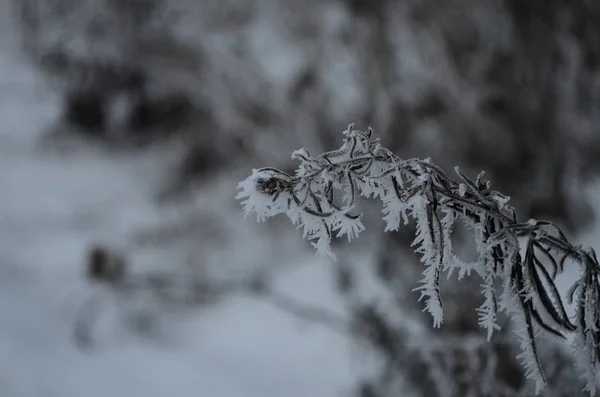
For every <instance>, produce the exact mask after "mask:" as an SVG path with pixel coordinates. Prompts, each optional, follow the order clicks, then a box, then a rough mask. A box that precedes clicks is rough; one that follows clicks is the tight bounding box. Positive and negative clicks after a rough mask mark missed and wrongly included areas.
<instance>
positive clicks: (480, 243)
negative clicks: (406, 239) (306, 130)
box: [237, 125, 600, 395]
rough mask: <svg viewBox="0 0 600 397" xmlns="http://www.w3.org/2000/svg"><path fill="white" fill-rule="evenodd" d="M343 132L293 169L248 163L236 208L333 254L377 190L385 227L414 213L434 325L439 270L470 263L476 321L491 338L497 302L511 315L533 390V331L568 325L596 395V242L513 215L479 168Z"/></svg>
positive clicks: (599, 340) (356, 229) (358, 225)
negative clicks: (568, 272)
mask: <svg viewBox="0 0 600 397" xmlns="http://www.w3.org/2000/svg"><path fill="white" fill-rule="evenodd" d="M344 136H345V138H344V143H343V145H342V147H341V148H340V149H338V150H334V151H331V152H327V153H323V154H321V155H319V156H316V157H313V156H311V155H310V154H309V153H308V152H307V151H306V150H304V149H301V150H298V151H296V152H294V154H293V156H292V157H293V158H294V159H297V160H299V161H300V166H299V167H298V169H297V170H296V172H295V174H294V175H289V174H287V173H285V172H282V171H280V170H278V169H275V168H261V169H257V170H254V171H253V173H252V175H251V176H249V177H248V178H247V179H245V180H244V181H242V182H240V184H239V186H238V187H239V189H240V192H239V193H238V195H237V198H238V199H240V200H242V205H243V208H244V214H245V215H246V216H248V215H251V214H253V213H254V214H256V217H257V220H258V221H259V222H262V221H264V220H266V219H267V218H270V217H273V216H275V215H278V214H285V215H287V216H288V217H289V219H290V220H291V221H292V223H293V224H294V225H296V226H297V227H298V228H301V229H302V230H303V236H304V238H307V239H309V240H313V241H314V242H313V243H312V244H313V246H314V247H315V248H316V249H317V253H318V254H319V255H324V256H329V257H331V258H335V255H334V254H333V253H332V251H331V248H330V244H331V240H332V238H333V236H334V234H335V236H336V237H343V236H346V237H347V238H348V240H352V239H353V238H355V237H357V236H358V234H359V233H360V232H361V231H362V230H364V226H363V224H362V221H361V214H357V213H354V212H353V211H354V207H355V203H356V201H357V196H358V195H362V196H364V197H370V198H379V199H380V200H381V202H382V204H383V211H382V213H383V219H384V221H385V222H386V231H393V230H398V228H399V227H400V224H401V223H404V224H407V223H408V221H409V217H410V218H413V219H414V220H415V221H416V225H417V232H416V238H415V240H414V242H413V247H414V248H415V250H416V251H417V252H418V253H420V254H421V261H422V262H423V263H424V265H425V270H424V272H423V279H422V281H421V282H420V286H419V287H418V288H417V290H419V291H420V292H421V299H424V300H425V309H426V310H427V311H428V312H429V313H431V315H432V316H433V325H434V326H436V327H439V326H440V325H441V323H442V320H443V304H442V299H441V297H440V278H441V274H442V273H443V272H446V273H448V274H449V275H450V274H452V273H453V272H454V271H456V272H457V273H458V277H459V278H461V277H463V276H464V275H468V274H470V273H471V272H473V271H474V272H475V273H477V274H478V275H479V276H480V277H481V279H482V288H483V291H482V292H483V296H484V298H485V299H484V303H483V304H482V305H481V306H480V307H479V308H478V309H477V311H478V314H479V324H480V325H481V326H482V327H483V328H485V329H486V330H487V336H488V339H489V338H491V336H492V333H493V331H494V330H497V329H499V328H500V326H499V325H498V323H497V321H496V320H497V315H498V312H504V313H505V314H507V315H509V316H510V317H511V319H512V320H513V322H514V324H515V325H516V334H517V335H518V337H519V339H520V342H521V349H522V353H521V354H520V356H519V357H520V358H521V359H522V362H523V365H524V367H525V370H526V376H527V377H528V378H532V379H533V380H535V382H536V392H539V391H540V390H541V389H542V387H543V386H544V385H545V384H546V378H545V375H544V371H543V369H542V366H541V362H540V359H539V355H538V347H537V340H538V336H539V334H540V333H541V332H545V333H547V334H550V335H554V336H557V337H560V338H565V334H566V333H571V332H574V333H575V334H576V337H575V344H576V346H575V347H576V349H577V353H578V357H579V358H581V363H582V368H583V373H584V376H585V379H586V381H587V384H586V390H587V391H589V392H590V394H591V395H594V394H595V391H596V373H597V370H598V359H599V354H600V310H599V309H598V308H599V303H600V294H599V284H598V274H599V271H600V265H599V264H598V260H597V258H596V254H595V252H594V250H593V249H591V248H585V247H580V246H574V245H572V244H571V243H570V242H569V241H568V240H567V238H566V237H565V235H564V233H563V232H562V231H561V230H560V229H559V228H558V227H557V226H556V225H554V224H553V223H552V222H548V221H538V220H533V219H532V220H529V221H528V222H525V223H520V222H518V221H517V218H516V214H515V210H514V209H513V208H512V207H511V206H509V205H508V201H509V198H508V197H506V196H504V195H502V194H500V193H499V192H497V191H494V190H492V189H491V184H490V181H489V180H486V179H485V178H484V173H480V174H479V175H478V176H477V178H475V179H472V178H470V177H469V176H467V175H466V174H465V173H463V172H462V171H461V170H460V169H459V168H456V169H455V171H456V174H457V176H458V180H459V182H456V181H454V180H453V179H451V178H450V177H449V176H448V175H446V173H445V172H444V171H443V170H442V169H441V168H439V167H438V166H436V165H434V164H432V163H431V162H430V160H429V159H426V160H420V159H408V160H404V159H401V158H399V157H398V156H396V155H395V154H394V153H392V152H391V151H390V150H388V149H386V148H385V147H383V146H381V144H380V142H379V140H378V139H373V138H372V131H371V130H370V129H369V130H368V131H367V132H363V131H359V130H355V129H353V126H352V125H350V126H349V127H348V129H347V130H346V131H344ZM457 220H462V221H464V222H465V224H466V226H467V227H469V228H471V229H472V230H473V237H474V239H475V242H476V246H477V252H478V259H477V260H476V261H474V262H472V263H466V262H464V261H463V260H461V259H460V258H459V257H458V256H457V255H456V254H455V252H454V249H453V247H452V242H451V235H452V228H453V226H454V224H455V222H456V221H457ZM567 260H570V261H572V262H575V263H578V264H579V265H580V268H581V272H582V277H581V279H580V280H579V281H577V282H576V283H575V285H574V286H573V287H572V288H571V291H570V299H571V300H573V299H575V300H576V302H577V312H576V315H575V318H574V319H573V320H572V319H570V318H569V316H568V315H567V313H566V310H565V307H564V303H563V299H562V297H561V296H560V294H559V292H558V289H557V287H556V284H555V281H554V280H555V278H556V276H557V274H559V273H560V272H562V271H563V269H564V266H565V263H566V261H567Z"/></svg>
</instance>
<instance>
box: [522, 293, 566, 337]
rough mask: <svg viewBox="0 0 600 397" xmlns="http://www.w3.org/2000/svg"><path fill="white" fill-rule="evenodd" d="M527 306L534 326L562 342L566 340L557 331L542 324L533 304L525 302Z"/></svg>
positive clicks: (542, 321)
mask: <svg viewBox="0 0 600 397" xmlns="http://www.w3.org/2000/svg"><path fill="white" fill-rule="evenodd" d="M527 306H528V307H529V309H528V310H530V311H531V315H532V317H533V319H534V320H535V322H536V324H537V325H538V326H539V327H541V328H542V329H543V330H545V331H546V332H548V333H550V334H552V335H554V336H556V337H558V338H560V339H563V340H566V339H567V338H566V337H565V336H564V335H563V334H561V333H560V332H559V331H557V330H555V329H554V328H552V327H550V326H549V325H548V324H546V323H545V322H544V320H542V317H541V316H540V314H539V313H538V312H537V310H535V308H534V307H533V304H532V303H531V301H529V302H527Z"/></svg>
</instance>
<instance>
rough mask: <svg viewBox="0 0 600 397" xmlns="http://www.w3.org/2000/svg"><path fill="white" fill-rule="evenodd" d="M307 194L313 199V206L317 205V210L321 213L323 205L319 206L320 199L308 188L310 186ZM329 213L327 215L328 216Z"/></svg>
mask: <svg viewBox="0 0 600 397" xmlns="http://www.w3.org/2000/svg"><path fill="white" fill-rule="evenodd" d="M308 194H309V195H310V197H311V198H312V199H313V203H314V204H315V207H317V212H319V213H322V212H323V207H321V200H319V198H318V197H317V195H316V194H315V192H313V191H312V189H310V188H309V189H308ZM330 215H331V214H330ZM330 215H328V216H330Z"/></svg>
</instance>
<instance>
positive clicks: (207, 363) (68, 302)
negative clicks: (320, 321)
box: [0, 36, 356, 397]
mask: <svg viewBox="0 0 600 397" xmlns="http://www.w3.org/2000/svg"><path fill="white" fill-rule="evenodd" d="M3 38H4V39H5V42H3V43H2V47H1V49H2V52H1V54H2V55H1V56H0V88H1V90H2V91H1V92H2V94H1V95H0V120H1V122H0V396H2V397H53V396H56V397H93V396H98V397H100V396H102V397H105V396H110V397H119V396H123V397H125V396H127V397H134V396H144V397H163V396H164V397H167V396H168V397H172V396H191V395H202V396H206V397H211V396H214V397H237V396H239V397H254V396H256V397H259V396H260V397H269V396H273V397H281V396H286V397H293V396H298V397H300V396H302V397H305V396H313V397H319V396H323V397H330V396H341V395H347V394H348V391H349V388H350V387H351V385H353V377H354V376H353V375H356V372H355V371H354V369H353V368H352V366H353V364H352V357H351V353H352V349H351V345H350V343H349V342H348V340H347V339H345V338H344V337H342V336H340V335H339V334H336V333H335V332H333V331H332V330H330V329H327V328H325V327H322V326H319V325H315V324H309V323H303V322H301V321H299V320H298V319H297V318H294V317H293V316H291V315H289V314H287V313H285V312H284V311H281V310H280V309H277V308H276V307H274V306H273V305H271V304H269V303H268V302H266V301H264V300H261V299H255V298H249V297H237V298H235V297H234V298H231V299H227V300H226V302H224V303H222V304H219V305H217V306H215V307H208V308H199V309H198V313H197V314H196V315H188V317H186V318H185V319H182V320H180V321H177V322H175V323H174V324H173V326H172V327H170V329H168V330H166V333H167V338H168V343H155V341H153V340H145V339H143V338H136V337H135V336H132V335H129V336H127V335H125V334H123V333H121V334H119V332H118V328H119V327H118V324H117V323H115V322H113V323H111V324H108V325H105V326H104V328H102V329H103V330H104V331H105V332H104V333H100V336H98V338H99V342H98V343H99V347H98V348H97V349H96V350H93V351H91V352H89V351H88V352H86V351H81V350H78V349H77V348H76V347H75V345H74V343H73V340H72V333H73V330H72V327H73V320H74V316H75V313H76V310H77V308H78V307H79V306H80V305H81V304H82V303H83V301H84V299H86V298H87V297H88V296H89V293H90V291H89V287H88V286H87V285H86V283H85V281H84V280H83V277H82V261H83V258H84V252H85V250H86V249H87V248H88V246H89V244H92V243H94V242H102V243H107V244H113V245H117V246H119V245H121V246H125V248H127V249H128V251H131V258H130V259H131V261H132V262H133V264H134V265H139V266H140V267H144V266H163V267H165V266H166V267H167V268H168V267H169V265H170V264H174V265H173V266H174V267H175V266H178V265H180V264H181V263H182V262H184V260H185V258H184V256H185V255H187V256H188V257H189V256H190V255H191V254H190V252H188V251H186V252H185V255H183V254H182V253H181V252H182V249H181V247H179V246H177V247H173V246H169V245H168V244H167V245H166V246H164V247H162V246H159V247H155V246H152V244H147V243H146V244H145V245H144V244H141V243H139V240H140V238H137V239H136V233H138V232H140V231H144V230H147V229H152V228H156V227H158V228H160V225H161V224H162V223H163V222H165V219H167V221H168V220H170V219H172V218H170V217H172V216H177V209H176V208H171V209H169V208H164V207H161V206H160V205H159V204H158V203H156V202H155V201H154V200H153V197H155V193H156V190H157V186H159V185H160V182H161V181H162V177H163V176H164V173H165V171H166V169H168V167H167V166H166V165H165V164H168V160H169V155H170V152H169V151H168V150H164V151H149V152H145V153H140V154H137V155H123V156H120V155H115V154H112V155H109V154H108V153H107V152H103V151H101V150H98V149H92V148H91V147H88V146H86V145H85V144H83V143H82V144H80V145H77V147H76V148H70V149H64V148H63V149H62V150H54V149H48V145H47V144H41V143H40V140H39V137H40V136H41V135H42V134H45V133H47V132H48V131H47V130H48V128H50V127H48V126H49V125H51V124H52V120H54V119H55V118H56V116H57V112H58V107H57V104H56V99H55V98H54V97H53V96H52V95H50V94H49V93H48V91H47V90H46V89H45V88H44V86H43V84H42V83H41V82H40V81H39V79H36V78H35V75H34V73H33V72H32V71H31V70H30V68H29V67H28V66H27V65H26V64H25V63H24V62H22V61H19V59H18V57H16V56H15V53H14V52H12V51H13V50H12V49H11V48H10V45H9V44H10V43H9V40H8V36H3ZM171 154H172V153H171ZM223 185H226V186H225V187H224V188H223V189H222V190H221V191H220V192H219V193H217V194H216V195H217V196H218V197H215V194H213V195H212V196H210V195H209V196H207V197H204V196H202V195H200V199H199V200H198V202H197V204H196V205H197V209H198V212H199V213H201V214H203V213H204V214H209V215H212V220H213V221H215V218H216V221H215V222H216V226H214V228H213V229H211V230H210V231H208V232H207V233H206V234H207V235H206V236H204V237H203V238H205V240H204V241H205V242H206V241H207V243H206V244H204V246H202V245H199V246H200V248H201V249H202V252H201V253H200V254H198V253H196V254H197V255H196V256H193V255H192V256H191V257H192V258H201V259H202V260H204V261H207V262H209V264H210V265H211V266H213V268H214V269H216V268H218V267H219V266H220V267H223V269H221V270H222V273H224V274H227V273H235V272H238V271H243V269H244V267H245V266H247V267H250V268H251V267H252V266H257V264H259V263H264V262H269V261H271V262H274V261H277V260H279V259H277V258H284V260H286V261H288V262H289V261H291V260H292V259H293V256H291V255H286V254H285V253H286V252H292V253H293V252H294V251H293V249H292V248H290V249H289V250H288V248H287V247H288V245H289V246H296V245H295V243H289V244H288V241H289V239H288V238H287V237H286V236H280V237H279V238H276V237H272V235H267V234H261V232H260V229H257V230H254V228H256V227H257V226H255V225H254V224H253V222H252V221H246V222H244V221H243V220H242V218H241V216H239V215H240V213H241V210H240V209H239V207H238V206H237V204H236V203H234V202H233V196H234V189H235V183H233V181H231V183H230V184H229V185H228V184H227V183H223ZM228 190H230V192H229V191H228ZM227 200H230V201H231V203H229V202H228V201H227ZM211 205H217V206H220V207H218V208H211ZM230 207H231V208H233V209H234V211H233V213H232V215H230V217H231V219H225V220H224V219H222V216H224V214H225V213H227V212H228V211H229V208H230ZM165 213H166V214H167V215H165ZM173 214H175V215H173ZM186 214H188V213H186ZM209 215H206V216H207V217H208V216H209ZM184 216H185V215H184ZM202 219H204V218H201V220H202ZM206 219H208V220H210V219H211V218H210V217H209V218H206ZM219 222H220V223H219ZM213 223H214V222H213ZM236 223H239V230H237V232H236V233H238V234H232V233H233V232H231V230H232V229H235V228H233V225H234V224H236ZM211 227H212V226H211ZM214 230H217V234H218V233H221V234H220V235H219V236H220V237H216V238H215V240H214V241H211V240H210V239H209V238H210V237H211V234H214V233H213V232H214ZM295 236H296V235H295ZM138 237H139V236H138ZM212 237H213V238H214V235H213V236H212ZM296 237H297V236H296ZM136 241H138V243H135V242H136ZM132 244H138V245H139V247H138V248H133V249H132ZM189 245H190V246H194V244H189ZM278 247H279V250H278ZM299 252H301V251H300V250H299ZM192 254H193V253H192ZM182 255H183V256H182ZM188 259H189V258H188ZM293 260H295V261H297V262H298V263H297V264H292V266H290V267H288V268H287V269H286V271H285V274H283V275H282V276H281V277H280V278H279V279H278V280H277V281H276V283H275V284H276V285H277V286H278V288H280V289H281V290H283V291H285V292H286V294H287V295H289V296H292V297H297V298H298V299H300V300H308V302H312V303H314V304H319V305H320V306H323V307H326V308H327V307H329V308H330V309H331V310H337V311H338V312H340V313H342V312H343V307H342V305H341V302H339V300H338V298H337V297H336V295H335V294H334V293H333V292H332V291H331V285H330V282H331V280H330V277H329V270H328V269H327V268H326V265H325V264H322V263H318V262H316V261H315V260H314V257H313V254H312V252H307V253H306V258H303V257H301V256H300V257H297V259H293ZM214 269H213V270H214Z"/></svg>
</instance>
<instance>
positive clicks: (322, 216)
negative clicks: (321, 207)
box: [303, 207, 335, 218]
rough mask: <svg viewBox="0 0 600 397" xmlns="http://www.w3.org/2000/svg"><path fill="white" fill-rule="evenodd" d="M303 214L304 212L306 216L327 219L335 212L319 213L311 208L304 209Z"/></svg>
mask: <svg viewBox="0 0 600 397" xmlns="http://www.w3.org/2000/svg"><path fill="white" fill-rule="evenodd" d="M303 210H304V212H306V213H307V214H311V215H314V216H317V217H319V218H329V217H330V216H332V215H333V214H335V211H331V212H319V211H315V210H313V209H311V208H308V207H305V208H303Z"/></svg>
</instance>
